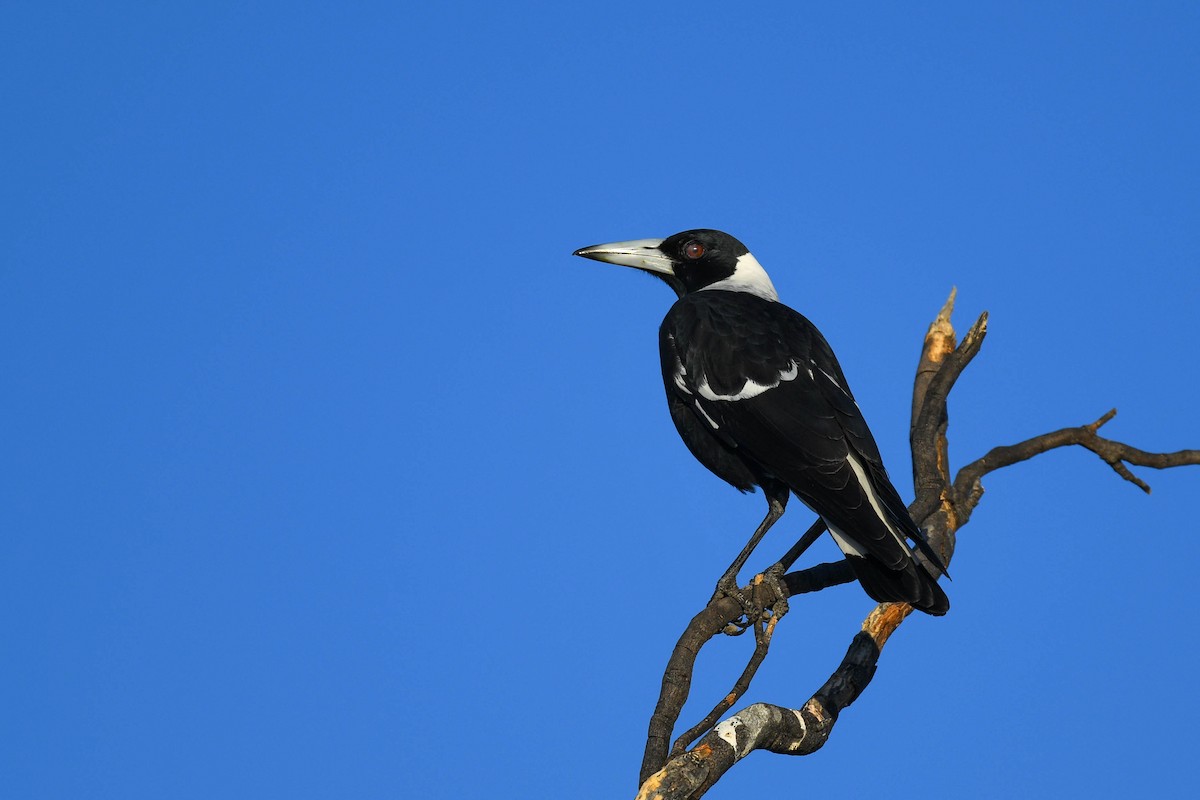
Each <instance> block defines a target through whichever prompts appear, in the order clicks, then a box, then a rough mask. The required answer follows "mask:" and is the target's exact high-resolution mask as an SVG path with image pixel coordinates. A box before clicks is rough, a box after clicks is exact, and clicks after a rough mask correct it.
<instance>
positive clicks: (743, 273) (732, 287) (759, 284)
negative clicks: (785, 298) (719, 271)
mask: <svg viewBox="0 0 1200 800" xmlns="http://www.w3.org/2000/svg"><path fill="white" fill-rule="evenodd" d="M704 289H723V290H724V291H727V292H749V293H750V294H756V295H758V296H759V297H761V298H763V299H764V300H770V301H771V302H773V303H777V302H779V293H778V292H776V291H775V284H773V283H771V278H770V276H768V275H767V271H766V270H765V269H763V267H762V264H760V263H758V259H757V258H755V257H754V255H753V254H752V253H746V254H745V255H744V256H742V257H741V258H739V259H738V260H737V265H736V266H735V267H734V270H733V274H732V275H730V276H729V277H728V278H725V279H724V280H720V281H717V282H716V283H711V284H709V285H708V286H705V287H704ZM704 289H701V290H700V291H704Z"/></svg>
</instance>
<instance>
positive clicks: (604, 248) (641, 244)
mask: <svg viewBox="0 0 1200 800" xmlns="http://www.w3.org/2000/svg"><path fill="white" fill-rule="evenodd" d="M662 243H663V240H662V239H634V240H633V241H630V242H611V243H609V244H594V245H592V246H591V247H581V248H579V249H578V250H576V251H575V255H577V256H583V257H584V258H590V259H593V260H595V261H607V262H608V263H609V264H617V265H620V266H622V267H635V268H637V269H644V270H646V271H647V272H656V273H658V274H659V275H670V276H674V275H675V269H674V264H673V263H672V262H671V259H669V258H667V256H666V254H665V253H663V251H662V250H659V249H658V247H659V245H661V244H662Z"/></svg>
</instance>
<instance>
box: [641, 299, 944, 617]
mask: <svg viewBox="0 0 1200 800" xmlns="http://www.w3.org/2000/svg"><path fill="white" fill-rule="evenodd" d="M660 343H661V349H662V355H663V371H664V381H665V383H666V385H667V390H668V397H669V399H670V402H671V404H672V406H673V409H672V416H673V417H677V415H678V414H679V412H680V410H681V409H684V408H686V409H687V410H688V411H689V412H690V414H691V415H692V416H691V419H690V422H691V423H692V424H693V425H695V424H697V423H699V424H701V425H703V426H707V428H708V429H709V433H710V435H711V436H712V437H715V439H717V440H718V441H720V442H721V445H722V447H723V448H724V449H726V450H728V451H731V452H735V453H736V455H737V457H738V459H739V460H740V461H741V462H742V463H744V464H747V465H749V467H750V468H751V470H752V471H753V472H754V473H755V474H756V475H757V476H759V478H760V481H761V479H762V478H774V479H777V480H779V481H782V482H783V483H785V484H787V485H788V486H789V487H790V488H791V490H792V491H793V492H794V493H795V494H796V496H798V497H799V498H800V499H801V500H802V501H804V503H805V504H807V505H808V506H809V507H810V508H812V509H813V510H814V511H816V512H817V513H818V514H820V515H821V516H822V517H823V518H824V519H825V520H826V522H827V523H829V525H830V528H831V532H833V533H834V538H835V539H836V540H837V541H838V544H839V546H841V547H842V549H843V551H845V552H846V554H847V555H848V556H855V555H859V556H869V557H870V558H871V559H872V560H873V561H877V562H878V566H880V567H882V568H884V569H885V570H901V571H905V572H908V571H911V570H912V569H913V561H912V553H911V551H910V549H909V547H908V545H907V544H906V543H905V541H904V540H905V538H906V537H908V538H912V539H913V540H914V541H915V542H917V543H918V546H923V547H922V549H923V550H926V549H927V546H924V545H925V543H924V540H923V539H922V538H921V536H920V533H919V530H918V529H917V526H916V524H915V523H914V522H913V521H912V518H911V517H910V516H909V514H908V510H907V508H906V507H905V505H904V503H903V501H902V500H901V499H900V496H899V494H898V493H897V492H896V490H895V488H894V487H893V486H892V483H891V481H890V479H889V478H888V476H887V471H886V470H885V469H884V466H883V460H882V458H881V457H880V454H879V448H878V446H877V445H876V444H875V439H874V437H873V436H872V435H871V431H870V429H869V428H868V427H867V423H866V420H865V419H863V416H862V412H861V411H860V410H859V408H858V405H857V403H855V401H854V396H853V394H852V393H851V391H850V387H849V385H848V383H847V381H846V378H845V375H844V374H843V372H842V369H841V366H840V365H839V364H838V362H837V359H836V357H835V356H834V354H833V351H832V349H831V348H830V347H829V344H828V343H827V342H826V341H825V339H824V337H823V336H821V334H820V332H819V331H818V330H817V329H816V327H815V326H814V325H813V324H812V323H811V322H809V321H808V320H807V319H805V318H804V317H803V316H802V315H800V314H799V313H797V312H796V311H793V310H792V309H790V308H788V307H787V306H784V305H781V304H779V303H775V302H771V301H767V300H764V299H762V298H760V297H757V296H755V295H753V294H749V293H746V292H724V291H718V290H710V291H701V292H695V293H693V294H689V295H687V296H686V297H684V298H683V299H681V300H680V301H679V302H677V303H676V304H675V306H674V307H673V308H672V309H671V312H670V313H669V314H668V315H667V319H666V320H665V321H664V323H663V330H662V334H661V338H660ZM679 424H680V422H679V419H678V418H676V425H677V426H679ZM680 433H681V434H684V430H683V429H682V428H680ZM684 439H685V441H687V439H688V436H687V435H686V434H684ZM689 447H690V448H691V449H692V451H693V453H696V449H697V448H696V447H694V446H693V445H692V444H691V443H689ZM697 458H698V459H699V460H700V461H701V462H702V463H705V465H706V466H708V467H709V469H712V470H713V471H714V472H716V473H717V474H718V475H721V476H722V477H725V478H726V480H729V478H728V477H727V476H725V475H722V473H721V472H720V471H719V470H718V469H715V468H714V467H713V466H712V464H710V463H708V462H707V461H706V460H705V458H703V457H701V456H700V455H699V454H697ZM710 460H711V458H710ZM760 481H759V482H760ZM730 482H731V483H733V481H730ZM735 485H737V484H735ZM739 488H740V487H739ZM927 555H929V556H930V557H931V559H932V560H933V561H934V563H935V565H937V566H938V567H940V563H939V562H938V561H937V558H936V556H934V555H933V553H932V551H928V552H927ZM852 563H853V559H852ZM922 572H923V571H922ZM860 577H861V576H860ZM911 577H912V578H913V579H918V578H919V577H920V576H916V575H914V576H911ZM864 586H866V588H867V589H868V592H869V593H871V594H872V595H873V596H874V595H875V592H872V591H871V587H870V586H867V581H865V580H864ZM935 588H936V587H935ZM937 591H938V592H940V590H937ZM943 597H944V595H943ZM887 599H909V598H887Z"/></svg>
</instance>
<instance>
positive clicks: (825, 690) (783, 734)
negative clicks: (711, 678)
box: [638, 291, 1200, 800]
mask: <svg viewBox="0 0 1200 800" xmlns="http://www.w3.org/2000/svg"><path fill="white" fill-rule="evenodd" d="M954 298H955V295H954V292H953V291H952V292H951V294H950V297H949V299H948V300H947V301H946V304H945V305H944V306H943V308H942V310H941V311H940V312H939V313H938V315H937V317H936V318H935V319H934V321H933V324H931V325H930V328H929V331H928V333H927V334H926V336H925V341H924V345H923V347H922V351H921V358H920V360H919V362H918V366H917V373H916V377H915V380H914V385H913V404H912V408H913V411H912V422H911V427H910V436H909V439H910V444H911V446H912V457H913V480H914V485H915V488H916V499H915V500H914V501H913V503H912V505H910V506H909V511H910V513H911V514H912V515H913V518H914V519H915V520H917V522H918V523H919V524H920V525H921V527H922V530H923V531H924V532H925V534H926V536H927V538H928V541H929V543H930V545H931V546H933V548H934V550H935V551H936V552H938V553H939V555H941V557H942V560H943V563H944V564H947V565H948V564H949V563H950V560H951V559H952V557H953V556H954V548H955V533H956V531H957V530H958V529H959V528H961V527H962V526H963V525H965V524H966V523H967V521H968V519H969V518H970V515H971V512H972V511H973V510H974V509H975V507H976V506H977V505H978V503H979V501H980V499H981V498H982V495H983V488H982V484H981V479H982V477H983V476H984V475H986V474H987V473H989V472H993V471H995V470H997V469H1002V468H1004V467H1007V466H1011V465H1012V464H1016V463H1019V462H1021V461H1025V460H1027V459H1030V458H1033V457H1034V456H1036V455H1038V454H1040V453H1044V452H1046V451H1048V450H1052V449H1054V448H1057V447H1065V446H1068V445H1081V446H1083V447H1086V448H1087V449H1089V450H1091V451H1092V452H1094V453H1096V454H1097V455H1098V456H1100V457H1101V458H1102V459H1103V460H1104V461H1105V462H1106V463H1108V464H1109V466H1111V467H1112V468H1113V469H1114V470H1115V471H1116V472H1117V474H1119V475H1120V476H1121V477H1122V478H1124V479H1125V480H1128V481H1131V482H1132V483H1134V484H1136V485H1137V486H1139V487H1141V488H1142V489H1143V490H1144V491H1147V492H1149V491H1150V488H1149V486H1147V485H1146V484H1145V483H1144V482H1142V481H1141V480H1140V479H1138V478H1137V477H1136V476H1134V475H1133V474H1132V473H1131V472H1130V470H1129V468H1128V467H1127V466H1126V464H1132V465H1135V466H1146V467H1154V468H1156V469H1165V468H1168V467H1176V466H1183V465H1189V464H1200V450H1180V451H1178V452H1174V453H1149V452H1146V451H1143V450H1139V449H1137V448H1134V447H1131V446H1129V445H1127V444H1123V443H1121V442H1116V441H1112V440H1109V439H1104V438H1101V437H1100V436H1099V435H1097V431H1098V430H1099V429H1100V427H1101V426H1103V425H1104V424H1105V423H1106V422H1108V421H1109V420H1110V419H1112V417H1113V416H1114V415H1115V414H1116V410H1115V409H1114V410H1112V411H1110V412H1108V413H1107V414H1105V415H1104V416H1103V417H1101V418H1100V419H1098V420H1096V421H1095V422H1093V423H1091V424H1089V425H1083V426H1081V427H1078V428H1064V429H1062V430H1059V431H1053V432H1051V433H1046V434H1042V435H1041V436H1035V437H1033V438H1031V439H1027V440H1025V441H1023V442H1020V443H1018V444H1015V445H1010V446H1006V447H996V448H993V449H992V450H990V451H989V452H988V453H987V455H985V456H983V458H980V459H977V460H975V461H972V462H971V463H969V464H968V465H967V466H965V467H963V468H962V469H961V470H959V472H958V474H957V475H956V476H955V477H954V479H953V482H951V479H950V467H949V459H948V446H947V438H946V432H947V428H948V421H949V415H948V412H947V399H948V397H949V394H950V391H951V390H952V389H953V388H954V385H955V382H956V381H957V380H958V378H959V376H961V375H962V373H963V371H964V370H965V369H966V367H967V365H968V364H970V363H971V361H972V359H974V357H975V356H976V355H977V354H978V353H979V350H980V348H981V347H982V345H983V339H984V337H985V336H986V334H987V312H984V313H983V314H981V315H980V317H979V319H977V320H976V322H975V324H973V325H972V326H971V328H970V329H969V330H968V331H967V334H966V336H965V337H964V338H963V341H962V343H961V344H957V345H956V344H955V332H954V328H953V326H952V325H951V324H950V314H951V312H952V310H953V307H954ZM823 530H824V525H823V523H821V522H820V521H818V522H817V523H816V524H814V525H813V526H812V527H810V528H809V530H808V531H807V532H806V533H805V534H804V536H802V537H801V539H800V540H799V541H797V543H796V544H795V545H794V546H793V547H792V549H791V550H789V551H788V553H787V554H786V555H785V556H784V558H783V559H781V560H780V564H779V565H778V568H779V569H781V570H782V569H786V568H788V567H790V566H791V564H792V563H793V562H794V561H795V559H796V558H798V557H799V554H800V553H802V552H803V551H804V549H805V548H806V547H807V546H808V545H809V544H811V543H812V541H813V540H815V539H816V538H817V537H819V536H820V534H821V533H822V532H823ZM761 577H762V576H756V578H755V580H754V581H753V582H752V584H751V586H749V587H747V588H746V589H745V590H743V591H754V592H757V593H759V594H760V595H762V594H763V593H768V594H769V593H773V592H774V591H775V588H774V587H781V588H782V590H783V591H785V592H786V593H787V594H788V595H789V596H792V595H797V594H801V593H804V592H811V591H819V590H820V589H824V588H827V587H829V586H836V585H838V584H841V583H849V582H851V581H853V580H854V576H853V573H852V572H851V571H850V568H849V565H848V564H847V563H846V562H845V561H841V562H835V563H828V564H819V565H817V566H814V567H810V568H808V569H804V570H799V571H796V572H792V573H788V574H787V575H784V576H783V580H782V582H771V581H763V580H761ZM760 599H763V600H765V601H766V602H765V603H764V607H768V606H769V605H771V604H773V603H774V601H775V600H777V599H779V598H774V597H771V596H766V597H760ZM740 613H741V608H740V605H739V604H738V603H737V602H736V601H735V600H733V599H732V598H728V597H721V598H718V599H714V600H713V601H711V602H710V603H709V605H708V606H707V607H706V608H705V609H704V610H703V611H701V612H700V613H699V614H697V615H696V616H695V617H693V619H692V621H691V623H690V624H689V625H688V627H687V629H686V630H685V631H684V632H683V635H682V636H680V639H679V642H678V643H677V644H676V646H675V650H674V652H672V654H671V658H670V660H669V662H668V664H667V669H666V672H665V673H664V675H663V685H662V691H661V693H660V695H659V700H658V704H657V705H656V707H655V711H654V715H653V716H652V717H651V720H650V731H649V737H648V740H647V743H646V752H645V755H644V757H643V760H642V772H641V784H642V785H641V791H640V792H639V793H638V798H646V799H647V800H649V798H662V799H663V800H667V799H668V798H678V799H679V800H684V799H687V800H696V799H697V798H699V797H700V796H701V795H703V794H704V793H705V792H706V791H707V790H708V789H709V787H711V786H712V785H713V784H714V783H716V782H717V780H719V779H720V777H721V776H722V775H723V774H725V772H726V771H728V770H729V768H730V767H732V766H733V765H734V764H735V763H737V761H739V760H740V759H742V758H744V757H745V756H746V755H748V754H749V753H751V752H753V751H754V750H769V751H771V752H774V753H781V754H786V755H807V754H809V753H812V752H815V751H816V750H818V749H820V748H821V747H822V746H823V745H824V744H825V742H826V741H828V739H829V736H830V733H831V731H832V729H833V726H834V724H835V723H836V722H837V719H838V716H839V714H840V713H841V711H842V710H843V709H845V708H846V707H848V706H849V705H850V704H851V703H853V702H854V701H855V700H856V699H857V698H858V697H859V695H861V694H862V692H863V691H864V690H865V689H866V687H867V685H868V684H869V683H870V681H871V678H872V677H873V676H874V674H875V669H876V666H877V664H878V661H879V656H880V653H881V652H882V650H883V647H884V645H885V644H886V643H887V640H888V637H890V636H891V635H892V633H893V632H895V630H896V629H897V628H898V627H899V625H900V624H901V623H902V622H903V621H904V620H905V618H907V617H908V615H909V614H910V613H912V607H911V606H908V605H907V604H904V603H882V604H880V605H878V606H876V607H875V609H874V610H873V611H871V613H870V614H869V615H868V616H867V618H866V620H864V622H863V624H862V629H861V630H860V631H859V632H858V633H857V634H856V635H855V636H854V638H853V639H852V640H851V642H850V646H849V648H848V649H847V651H846V655H845V657H844V658H843V659H842V662H841V664H839V665H838V667H837V669H836V670H834V672H833V674H832V675H830V677H829V679H828V680H827V681H826V682H825V684H824V685H823V686H821V688H820V689H818V690H817V691H816V692H815V693H814V694H813V695H812V696H811V697H810V698H809V699H808V701H807V702H805V703H804V704H803V706H801V707H800V708H799V709H792V708H786V707H783V706H777V705H771V704H768V703H755V704H753V705H750V706H747V707H746V708H744V709H742V710H741V711H738V712H737V713H735V714H734V715H733V716H731V717H729V718H727V719H726V720H724V721H723V722H720V723H719V724H716V726H715V727H712V729H711V730H709V732H708V733H707V734H705V735H704V736H702V737H701V738H700V740H699V741H698V742H697V743H696V745H695V746H694V747H692V748H691V750H688V751H687V752H679V751H680V750H682V748H684V747H686V746H687V744H688V743H689V742H690V741H691V740H692V739H693V738H694V736H696V735H698V734H699V733H700V732H702V731H704V730H708V728H709V727H710V726H712V724H713V722H715V720H716V718H717V716H719V715H720V714H721V713H723V712H724V710H727V709H728V708H731V707H732V704H733V703H734V702H736V701H737V698H738V697H740V696H741V695H742V694H743V693H744V692H745V691H746V689H747V688H748V687H749V683H750V680H751V679H752V678H753V676H754V674H755V672H756V671H757V669H758V666H759V665H760V664H761V663H762V661H763V659H765V657H766V652H767V646H768V645H769V642H770V636H771V635H772V634H773V633H774V625H775V624H776V623H777V622H778V621H779V618H778V617H772V618H771V619H770V620H769V621H768V622H767V623H766V627H765V628H764V623H763V622H761V621H760V622H758V623H757V626H756V629H755V633H756V648H755V652H754V653H753V654H752V656H751V658H750V662H749V663H748V664H747V666H746V668H745V669H744V670H743V672H742V675H741V677H739V679H738V681H737V683H736V684H735V686H734V690H733V691H732V692H730V694H729V695H727V696H726V697H725V698H723V699H722V700H721V701H719V702H718V703H717V704H716V707H715V708H714V710H713V712H712V713H710V714H709V715H708V717H706V718H705V719H704V720H702V721H701V723H700V724H698V725H696V726H695V727H694V728H692V729H691V730H689V731H688V732H687V733H686V734H684V735H683V736H681V737H680V740H679V742H677V743H676V749H675V750H674V751H672V752H671V757H670V760H667V741H668V739H669V738H670V735H671V731H672V729H673V728H674V725H675V722H676V721H677V720H678V716H679V712H680V709H682V707H683V704H684V702H686V700H687V695H688V691H689V689H690V686H691V676H692V670H693V668H694V666H695V660H696V657H697V655H698V653H699V650H700V648H701V647H702V646H703V645H704V644H705V643H706V642H707V641H708V640H710V639H711V638H713V637H714V636H716V635H717V633H718V632H720V631H721V630H722V628H724V627H725V625H726V624H727V623H729V622H731V621H733V620H735V619H737V618H738V616H739V615H740ZM764 634H765V637H764ZM760 651H761V653H760Z"/></svg>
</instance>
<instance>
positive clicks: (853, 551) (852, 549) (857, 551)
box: [822, 517, 867, 558]
mask: <svg viewBox="0 0 1200 800" xmlns="http://www.w3.org/2000/svg"><path fill="white" fill-rule="evenodd" d="M822 519H824V517H822ZM825 527H827V528H829V535H830V536H832V537H833V541H835V542H837V546H838V549H839V550H841V551H842V552H843V553H845V554H846V555H848V556H858V557H859V558H866V557H867V554H866V553H865V552H864V551H863V549H862V548H861V547H859V546H858V542H856V541H854V540H853V539H851V538H850V537H849V536H847V535H846V534H844V533H842V532H841V531H840V530H838V529H837V528H835V527H833V525H832V524H830V522H829V520H827V519H826V520H825Z"/></svg>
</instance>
